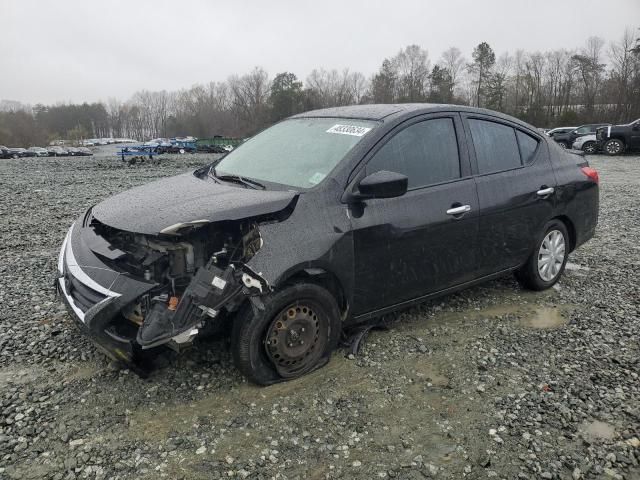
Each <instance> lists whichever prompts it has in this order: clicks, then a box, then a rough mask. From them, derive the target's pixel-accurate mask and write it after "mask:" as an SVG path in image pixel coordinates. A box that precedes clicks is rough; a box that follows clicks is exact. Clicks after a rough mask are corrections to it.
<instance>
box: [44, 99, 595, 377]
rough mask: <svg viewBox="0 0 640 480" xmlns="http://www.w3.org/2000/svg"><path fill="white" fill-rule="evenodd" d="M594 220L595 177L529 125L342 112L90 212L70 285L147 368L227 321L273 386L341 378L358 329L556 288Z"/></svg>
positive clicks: (92, 331)
mask: <svg viewBox="0 0 640 480" xmlns="http://www.w3.org/2000/svg"><path fill="white" fill-rule="evenodd" d="M597 219H598V176H597V172H596V171H595V170H593V169H592V168H590V167H589V165H588V163H587V162H586V160H585V159H584V158H583V157H582V156H578V155H576V154H574V153H570V152H565V151H563V150H562V149H560V148H559V147H557V145H555V143H554V142H553V141H552V140H550V139H548V137H546V136H545V135H542V134H540V133H539V132H538V131H537V130H536V129H535V128H534V127H531V126H530V125H528V124H525V123H522V122H520V121H518V120H516V119H514V118H511V117H508V116H505V115H502V114H498V113H495V112H491V111H488V110H479V109H473V108H468V107H458V106H451V105H424V104H414V105H368V106H354V107H340V108H333V109H325V110H319V111H312V112H308V113H305V114H300V115H296V116H294V117H291V118H289V119H287V120H284V121H282V122H280V123H278V124H276V125H274V126H273V127H271V128H268V129H267V130H265V131H263V132H261V133H259V134H258V135H256V136H255V137H253V138H251V139H250V140H248V141H246V142H244V143H243V144H242V145H241V146H240V147H239V148H237V149H235V150H233V151H232V152H230V153H229V154H227V155H226V156H224V157H223V158H221V159H219V160H217V161H215V162H214V163H212V164H210V165H206V166H204V167H202V168H199V169H197V170H195V171H193V172H188V173H185V174H182V175H178V176H176V177H171V178H166V179H162V180H159V181H156V182H153V183H150V184H147V185H144V186H141V187H137V188H134V189H132V190H129V191H126V192H123V193H120V194H118V195H115V196H114V197H111V198H109V199H107V200H105V201H103V202H101V203H99V204H97V205H95V206H93V207H91V208H89V209H88V210H87V211H86V212H85V213H84V214H83V215H81V217H80V218H78V219H77V220H76V222H75V223H74V224H73V225H72V226H71V228H70V229H69V232H68V233H67V236H66V238H65V240H64V242H63V245H62V249H61V252H60V256H59V260H58V275H59V276H58V278H57V280H56V286H57V289H58V291H59V292H60V294H61V297H62V298H63V299H64V301H65V303H66V304H67V306H68V308H69V310H70V312H71V313H72V315H73V317H74V318H75V319H76V321H77V323H78V324H79V325H80V327H81V328H82V329H83V330H84V331H85V332H86V333H87V334H88V335H89V336H90V337H91V338H92V339H93V340H94V342H95V343H96V344H97V345H98V346H99V347H101V348H102V349H103V350H104V351H105V352H106V353H107V354H108V355H109V356H111V357H112V358H114V359H116V360H118V361H120V362H122V363H124V364H126V365H128V366H130V367H132V368H134V369H135V368H136V365H138V363H139V359H140V358H142V357H143V356H144V354H145V352H149V351H154V350H155V349H158V348H166V347H171V348H173V349H176V350H180V349H181V348H182V347H184V346H187V345H189V344H190V343H192V342H193V341H194V339H195V338H197V337H198V336H199V335H201V334H203V332H206V331H210V330H212V329H215V328H216V327H217V326H221V325H224V324H226V325H230V329H231V348H232V353H233V357H234V360H235V363H236V365H237V367H238V368H239V370H240V371H241V372H242V373H244V374H245V375H246V376H247V377H248V378H249V379H250V380H251V381H253V382H255V383H258V384H270V383H274V382H278V381H282V380H286V379H291V378H295V377H298V376H301V375H303V374H306V373H308V372H310V371H312V370H314V369H316V368H318V367H320V366H322V365H324V364H326V363H327V362H328V361H329V358H330V356H331V353H332V351H333V350H334V349H335V348H336V347H337V345H338V341H339V339H340V336H341V334H342V332H343V331H344V329H345V328H346V327H347V326H353V325H358V324H363V323H365V322H371V321H372V319H375V318H379V317H380V316H381V315H383V314H384V313H387V312H391V311H393V310H396V309H399V308H403V307H406V306H408V305H411V304H413V303H414V302H418V301H424V300H426V299H430V298H433V297H436V296H439V295H443V294H446V293H449V292H452V291H455V290H458V289H461V288H465V287H467V286H470V285H473V284H476V283H478V282H482V281H486V280H489V279H492V278H495V277H497V276H500V275H504V274H507V273H510V272H515V273H516V276H517V277H518V279H519V280H520V281H521V283H522V284H523V285H524V286H525V287H528V288H531V289H535V290H542V289H545V288H549V287H551V286H552V285H553V284H554V283H556V282H557V281H558V279H559V278H560V276H561V275H562V272H563V270H564V267H565V263H566V261H567V257H568V254H569V253H570V252H571V251H572V250H574V249H575V248H577V247H578V246H580V245H581V244H582V243H584V242H585V241H587V240H588V239H589V238H591V237H592V236H593V233H594V230H595V227H596V223H597Z"/></svg>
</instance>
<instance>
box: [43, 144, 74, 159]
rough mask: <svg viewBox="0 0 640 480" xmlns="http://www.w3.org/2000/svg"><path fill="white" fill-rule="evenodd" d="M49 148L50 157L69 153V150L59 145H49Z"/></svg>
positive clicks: (63, 155)
mask: <svg viewBox="0 0 640 480" xmlns="http://www.w3.org/2000/svg"><path fill="white" fill-rule="evenodd" d="M47 150H48V151H49V156H50V157H66V156H68V155H69V152H67V150H66V149H65V148H63V147H59V146H55V147H49V148H48V149H47Z"/></svg>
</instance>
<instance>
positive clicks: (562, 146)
mask: <svg viewBox="0 0 640 480" xmlns="http://www.w3.org/2000/svg"><path fill="white" fill-rule="evenodd" d="M556 143H557V144H558V146H559V147H560V148H567V143H566V142H556Z"/></svg>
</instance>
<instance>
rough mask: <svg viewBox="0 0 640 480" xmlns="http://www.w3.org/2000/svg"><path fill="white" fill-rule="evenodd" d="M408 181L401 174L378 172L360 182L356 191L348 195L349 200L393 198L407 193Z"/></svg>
mask: <svg viewBox="0 0 640 480" xmlns="http://www.w3.org/2000/svg"><path fill="white" fill-rule="evenodd" d="M408 185H409V179H408V178H407V176H406V175H402V174H401V173H395V172H388V171H386V170H380V171H379V172H375V173H372V174H371V175H368V176H366V177H364V178H363V179H362V180H360V183H359V184H358V191H356V192H353V193H351V194H350V195H349V197H350V199H351V200H366V199H369V198H393V197H400V196H402V195H404V194H405V193H407V187H408Z"/></svg>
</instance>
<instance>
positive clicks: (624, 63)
mask: <svg viewBox="0 0 640 480" xmlns="http://www.w3.org/2000/svg"><path fill="white" fill-rule="evenodd" d="M404 102H432V103H453V104H462V105H472V106H478V107H484V108H490V109H493V110H498V111H501V112H504V113H507V114H510V115H513V116H515V117H518V118H520V119H522V120H524V121H527V122H529V123H532V124H533V125H536V126H544V127H554V126H559V125H579V124H581V123H588V122H596V121H597V122H600V121H602V122H612V123H620V122H627V121H631V120H633V119H635V118H638V117H640V38H637V37H636V36H635V35H634V33H633V31H631V30H626V31H625V32H624V33H623V34H622V36H621V37H620V39H618V40H617V41H614V42H610V43H609V44H606V43H605V41H604V40H603V39H601V38H599V37H591V38H589V39H587V41H586V42H585V44H584V45H583V46H582V47H580V48H575V49H571V50H569V49H558V50H551V51H546V52H525V51H523V50H516V51H515V52H513V53H509V52H505V53H502V54H500V55H496V53H495V52H494V50H493V49H492V48H491V46H490V45H489V44H488V43H486V42H482V43H480V44H478V45H477V46H476V47H475V48H474V49H473V52H472V53H471V57H470V58H466V57H465V56H464V55H463V53H462V52H461V51H460V50H459V49H458V48H456V47H451V48H449V49H448V50H446V51H445V52H444V53H443V54H442V55H441V57H440V58H439V59H438V60H437V61H435V62H433V64H432V61H431V59H430V58H429V53H428V51H427V50H426V49H424V48H422V47H420V46H418V45H409V46H407V47H406V48H404V49H402V50H400V51H399V52H398V53H397V54H396V55H395V56H393V57H390V58H385V59H384V60H383V61H382V64H381V65H380V68H379V70H378V71H377V72H376V73H374V74H373V75H371V76H370V77H369V78H367V77H365V75H364V74H362V73H360V72H353V71H350V70H348V69H346V70H343V71H338V70H335V69H333V70H325V69H324V68H319V69H316V70H313V71H312V72H311V73H310V74H309V75H308V76H307V78H306V80H305V81H304V82H302V81H301V80H300V79H298V77H297V76H296V75H295V74H294V73H291V72H282V73H278V74H277V75H275V77H273V78H270V76H269V75H268V73H267V72H266V71H265V70H264V69H262V68H260V67H256V68H254V69H253V70H252V71H250V72H249V73H246V74H244V75H232V76H231V77H229V78H228V79H227V81H225V82H211V83H209V84H206V85H195V86H193V87H191V88H189V89H184V90H179V91H173V92H167V91H164V90H163V91H157V92H151V91H146V90H143V91H140V92H137V93H135V94H134V95H133V96H132V98H131V99H129V100H128V101H126V102H121V101H119V100H117V99H109V100H108V101H107V102H97V103H91V104H89V103H83V104H62V105H49V106H46V105H35V106H34V107H29V108H26V107H16V106H15V105H13V107H12V108H9V109H7V111H0V144H5V145H10V146H14V145H15V146H18V145H20V146H28V145H34V144H44V143H47V142H48V141H50V140H51V139H54V138H64V139H70V140H79V139H83V138H101V137H126V138H135V139H138V140H142V139H148V138H155V137H173V136H181V135H194V136H197V137H211V136H213V135H225V136H233V137H245V136H249V135H252V134H254V133H256V132H257V131H259V130H261V129H262V128H264V127H266V126H268V125H270V124H272V123H274V122H277V121H279V120H281V119H283V118H286V117H288V116H290V115H293V114H295V113H299V112H303V111H307V110H312V109H315V108H325V107H333V106H341V105H352V104H367V103H404Z"/></svg>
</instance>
